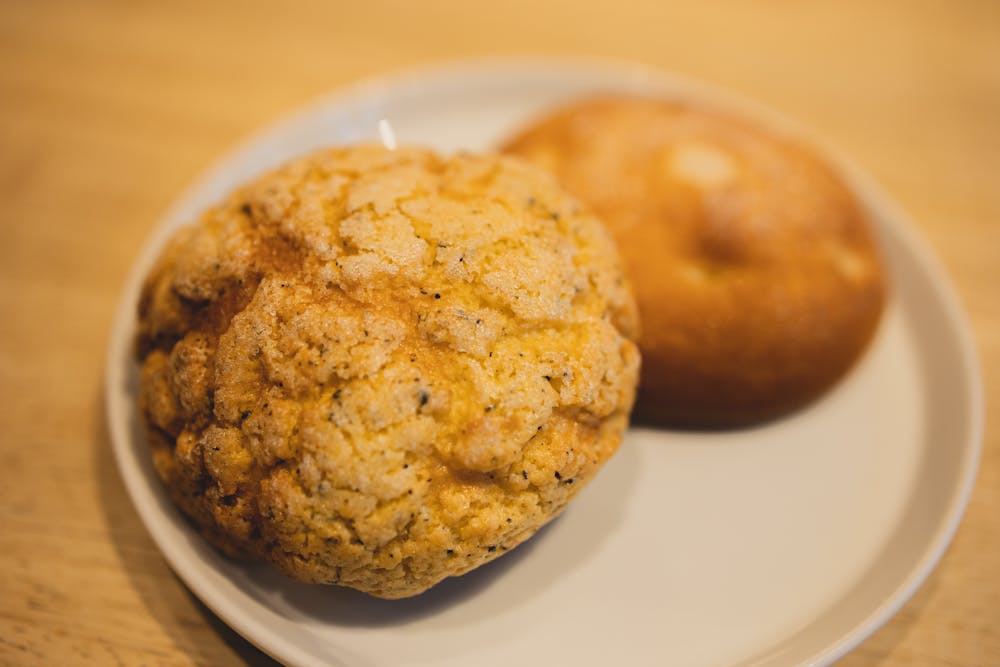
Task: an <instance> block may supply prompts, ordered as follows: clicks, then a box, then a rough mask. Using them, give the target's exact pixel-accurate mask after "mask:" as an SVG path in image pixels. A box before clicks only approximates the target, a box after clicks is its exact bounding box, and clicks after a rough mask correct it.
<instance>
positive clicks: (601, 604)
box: [107, 61, 982, 667]
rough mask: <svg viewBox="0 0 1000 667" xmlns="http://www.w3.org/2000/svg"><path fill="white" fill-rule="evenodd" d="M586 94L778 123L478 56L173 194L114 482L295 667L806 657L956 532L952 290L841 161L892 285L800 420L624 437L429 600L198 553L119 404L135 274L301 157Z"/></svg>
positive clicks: (274, 135)
mask: <svg viewBox="0 0 1000 667" xmlns="http://www.w3.org/2000/svg"><path fill="white" fill-rule="evenodd" d="M595 90H622V91H641V92H647V93H655V94H662V95H667V96H681V97H697V98H699V99H711V100H714V101H715V102H716V103H719V104H723V105H728V106H735V107H738V108H739V109H741V110H743V111H744V112H747V113H752V114H756V115H758V117H760V118H761V119H763V120H765V122H768V123H772V124H775V123H776V124H779V125H783V126H787V125H788V122H787V121H785V120H782V119H780V118H779V117H778V116H777V115H775V114H774V113H773V112H767V111H763V110H761V109H759V108H758V107H756V106H755V105H753V104H751V103H748V102H746V101H739V100H735V99H733V98H732V97H731V96H728V95H724V94H721V93H719V92H718V91H712V90H709V89H707V88H706V87H705V86H703V85H699V84H694V83H691V82H686V81H681V80H679V79H676V78H673V77H668V76H666V75H663V74H659V73H653V72H650V71H649V70H646V69H643V68H641V67H638V66H634V65H611V64H581V63H566V62H551V61H541V62H539V61H505V62H492V63H477V64H469V65H462V66H453V67H446V68H439V69H434V70H431V71H423V72H414V73H411V74H408V75H404V76H400V77H396V78H392V79H386V80H381V81H377V82H373V83H368V84H365V85H362V86H359V87H355V88H353V89H350V90H348V91H346V92H343V93H340V94H338V95H335V96H333V97H330V98H328V99H324V100H322V101H320V102H319V103H317V104H316V105H314V106H312V107H310V108H309V109H307V110H305V111H304V112H302V113H299V114H297V115H295V116H294V117H292V118H290V119H288V120H286V121H285V122H282V123H280V124H278V125H277V126H275V127H273V128H272V129H270V130H267V131H265V132H264V133H262V134H261V135H259V136H257V137H255V138H254V139H252V140H251V141H250V142H249V143H247V144H246V145H244V146H243V147H242V148H240V149H239V150H237V151H236V152H235V153H233V154H232V155H231V156H229V157H228V158H227V159H225V160H223V161H222V162H221V163H220V164H218V165H217V166H216V167H215V168H214V169H211V170H210V171H209V172H208V173H207V174H205V175H204V176H203V177H202V178H201V179H199V180H198V181H197V183H196V184H195V185H194V186H193V187H192V188H190V189H189V190H188V191H187V192H186V193H185V194H184V195H183V196H182V197H181V198H180V200H179V201H178V202H177V204H176V205H175V206H174V208H173V209H172V211H171V212H170V213H169V214H168V215H167V216H166V218H165V219H164V220H163V223H162V224H161V226H160V227H159V228H158V230H157V232H156V233H155V234H154V236H153V238H152V239H151V240H150V242H149V243H148V245H147V246H146V248H145V250H144V251H143V253H142V256H141V258H140V259H139V261H138V262H137V264H136V266H135V267H134V269H133V271H132V274H131V277H130V279H129V281H128V284H127V287H126V289H125V293H124V296H123V298H122V301H121V305H120V307H119V310H118V314H117V320H116V322H115V326H114V331H113V334H112V338H111V343H110V352H109V356H108V368H107V404H108V411H109V421H110V427H111V434H112V441H113V446H114V449H115V453H116V456H117V460H118V464H119V466H120V468H121V473H122V476H123V477H124V479H125V483H126V485H127V487H128V490H129V493H130V494H131V496H132V499H133V502H134V503H135V506H136V508H137V509H138V511H139V514H140V516H141V517H142V519H143V521H144V522H145V524H146V526H147V527H148V529H149V531H150V533H151V534H152V536H153V538H154V539H155V540H156V542H157V544H158V545H159V547H160V549H161V550H162V551H163V553H164V555H165V556H166V558H167V560H168V561H169V562H170V565H171V566H172V567H173V569H174V570H175V571H176V572H177V574H178V575H180V577H181V578H182V579H183V580H184V581H185V583H186V584H187V585H188V586H189V587H190V588H191V590H192V591H194V593H195V594H196V595H198V597H200V598H201V599H202V600H203V601H204V602H205V604H207V605H208V606H209V607H210V608H211V609H212V610H213V611H215V612H216V613H217V614H218V615H219V616H220V617H222V619H223V620H225V621H226V622H227V623H228V624H230V625H231V626H232V627H233V628H235V629H236V630H237V631H238V632H240V633H241V634H243V635H244V636H245V637H247V638H248V639H249V640H250V641H252V642H253V643H254V644H256V645H257V646H259V647H260V648H261V649H263V650H264V651H266V652H268V653H270V654H271V655H273V656H274V657H276V658H278V659H280V660H282V661H285V662H288V663H292V664H298V665H316V664H331V663H332V664H344V665H436V666H443V665H462V666H463V667H467V666H468V665H479V666H482V665H504V666H506V665H512V664H575V665H581V666H582V665H606V664H610V663H612V662H619V663H624V664H629V665H644V664H649V665H686V666H693V665H706V666H708V665H734V664H740V665H751V664H752V665H797V664H807V665H819V664H828V663H830V662H832V661H833V660H835V659H836V658H838V657H839V656H841V655H843V654H844V653H845V652H847V651H848V650H849V649H850V648H852V647H853V646H855V645H857V644H858V643H859V642H860V641H861V640H862V639H864V638H865V637H866V636H867V635H869V634H870V633H871V632H873V631H874V630H875V629H876V628H877V627H878V626H879V625H880V624H882V623H883V622H885V621H886V620H887V619H888V618H889V617H890V616H892V614H893V613H895V611H896V610H897V609H899V607H900V606H901V605H902V604H903V602H905V601H906V599H907V598H908V597H909V596H910V595H912V593H913V592H914V591H915V589H916V588H917V586H918V585H919V584H920V582H921V581H923V579H924V578H925V577H926V576H927V575H928V574H929V572H930V570H931V569H932V567H933V566H934V564H935V563H936V562H937V560H938V558H939V557H940V556H941V554H942V552H943V551H944V549H945V546H946V545H947V543H948V541H949V540H950V539H951V536H952V534H953V533H954V531H955V529H956V527H957V524H958V521H959V518H960V516H961V514H962V511H963V509H964V507H965V504H966V501H967V499H968V496H969V493H970V490H971V486H972V480H973V477H974V473H975V468H976V465H977V462H978V458H979V449H980V443H981V433H982V394H981V387H980V379H979V374H978V367H977V365H976V361H975V357H974V353H973V348H972V345H971V343H970V336H969V334H968V330H967V327H966V324H965V320H964V317H963V315H962V313H961V312H960V309H959V307H958V305H957V302H956V299H955V297H954V296H953V294H952V291H951V289H950V288H949V286H948V283H947V281H946V279H945V277H944V275H943V274H942V272H941V270H940V269H939V268H938V265H937V263H936V262H935V261H934V260H933V258H932V256H931V255H930V253H929V252H928V251H927V249H926V248H925V247H924V245H923V244H922V243H921V242H920V241H919V239H918V238H917V236H916V235H915V234H914V232H913V230H912V228H911V226H910V225H909V224H908V223H907V221H906V220H905V218H904V216H903V215H902V214H901V213H900V212H899V211H898V210H897V209H896V208H895V207H894V206H893V205H892V204H891V203H890V202H889V201H888V200H887V199H886V197H885V196H884V195H882V194H880V193H879V191H878V190H877V189H876V187H875V186H874V185H873V184H872V183H871V182H870V180H869V179H867V178H866V177H865V176H864V175H863V174H861V173H860V172H858V171H857V170H856V169H855V168H852V167H850V166H849V165H846V163H845V167H844V169H845V172H846V174H847V175H848V177H849V179H850V180H851V182H852V183H853V184H854V187H855V188H856V190H857V191H858V192H859V194H860V196H861V197H862V198H863V200H864V202H865V203H866V205H867V206H868V207H869V208H870V209H871V211H872V213H873V214H874V218H875V220H876V223H877V228H878V234H879V237H880V240H881V243H882V245H883V249H884V252H885V255H886V258H887V261H888V264H889V267H890V273H891V280H892V286H893V294H892V298H891V302H890V304H889V307H888V310H887V312H886V313H885V316H884V319H883V321H882V324H881V327H880V330H879V332H878V335H877V337H876V339H875V341H874V343H873V345H872V347H871V348H870V350H869V352H868V353H867V355H866V356H865V357H864V358H863V360H862V362H861V363H860V365H859V366H858V367H857V368H856V369H855V370H854V371H853V372H852V373H851V374H850V375H849V376H848V377H847V378H846V380H844V381H843V382H841V383H840V384H839V385H838V386H837V387H836V388H835V389H834V390H833V391H832V392H830V393H829V394H827V395H826V396H825V397H824V398H823V399H822V400H820V401H819V402H818V403H816V404H814V405H813V406H812V407H810V408H809V409H807V410H804V411H802V412H799V413H797V414H796V415H794V416H792V417H791V418H788V419H785V420H783V421H780V422H778V423H774V424H771V425H768V426H766V427H762V428H757V429H753V430H744V431H738V432H731V433H690V432H688V433H675V432H669V431H655V430H642V429H633V430H631V431H629V433H628V436H627V437H626V440H625V442H624V444H623V445H622V448H621V450H620V451H619V453H618V454H617V455H616V456H615V457H614V459H613V460H612V461H611V462H610V463H609V464H608V466H607V467H606V468H605V469H604V470H603V471H602V472H601V474H600V475H599V476H598V477H597V479H596V480H595V481H594V482H593V483H592V484H591V485H590V486H589V487H588V488H587V489H585V490H584V491H583V492H582V493H581V495H580V497H579V498H578V499H577V500H576V501H575V502H574V503H573V504H571V506H570V507H569V509H567V511H566V512H565V514H564V515H563V516H562V517H561V518H560V519H558V520H557V521H555V522H554V523H553V524H551V525H550V526H549V527H548V528H546V529H544V530H543V531H542V532H541V533H540V534H539V535H537V536H536V537H535V538H534V539H532V540H531V541H530V542H529V543H527V544H526V545H524V546H523V547H521V548H519V549H517V550H516V551H514V552H512V553H511V554H510V555H508V556H506V557H504V558H502V559H500V560H498V561H496V562H494V563H492V564H490V565H487V566H485V567H483V568H481V569H479V570H477V571H475V572H472V573H470V574H468V575H466V576H464V577H461V578H458V579H451V580H448V581H446V582H444V583H442V584H441V585H439V586H438V587H437V588H435V589H433V590H432V591H430V592H429V593H426V594H424V595H422V596H419V597H417V598H413V599H409V600H402V601H382V600H376V599H372V598H368V597H366V596H364V595H361V594H359V593H355V592H353V591H349V590H342V589H339V588H334V587H311V586H306V585H300V584H295V583H292V582H290V581H288V580H286V579H285V578H283V577H282V576H281V575H278V574H276V573H273V572H271V571H270V570H269V569H268V568H267V567H264V566H260V565H255V566H244V565H238V564H234V563H232V562H230V561H228V560H226V559H224V558H222V557H220V556H219V555H218V554H217V553H216V552H215V551H213V550H212V549H211V548H209V547H207V546H206V545H205V544H204V543H203V542H202V541H201V539H200V538H199V537H198V535H197V534H196V533H195V532H194V531H192V529H191V528H190V527H189V525H188V524H187V523H186V522H185V521H184V520H183V519H182V518H181V517H180V516H179V514H178V513H177V511H175V510H174V508H173V507H172V506H171V505H170V503H169V502H168V501H167V500H166V499H165V497H164V494H163V492H162V491H161V488H160V484H159V481H158V480H157V478H156V476H155V473H154V472H153V470H152V467H151V465H150V463H149V460H148V457H147V452H146V443H145V441H144V436H143V435H142V432H141V429H140V428H139V427H138V420H137V415H136V409H135V396H136V388H135V384H136V372H135V371H136V368H135V364H134V362H133V358H132V356H131V354H132V353H131V351H132V346H131V341H132V338H133V335H134V329H135V327H134V306H135V302H136V296H137V293H138V287H139V284H140V280H141V277H142V276H143V274H144V273H145V271H146V269H147V268H148V267H149V266H150V264H151V262H152V260H153V258H154V256H155V255H156V253H157V251H158V249H159V248H160V247H161V246H162V244H163V242H164V240H165V238H166V236H167V235H168V234H169V232H170V231H171V230H173V229H175V228H176V227H177V226H178V225H180V224H182V223H185V222H188V221H191V220H193V219H194V218H195V217H196V215H197V213H198V212H199V211H200V210H202V209H203V208H205V207H206V206H208V205H209V204H211V203H213V202H214V201H216V200H217V199H219V198H220V197H221V196H222V194H223V193H224V192H226V191H227V190H228V189H230V188H231V187H233V186H235V185H237V184H238V183H240V182H242V181H244V180H245V179H247V178H248V177H250V176H252V175H254V174H257V173H258V172H260V171H262V170H263V169H265V168H267V167H270V166H272V165H274V164H276V163H278V162H281V161H283V160H285V159H287V158H289V157H291V156H294V155H297V154H299V153H302V152H304V151H306V150H308V149H310V148H313V147H316V146H320V145H326V144H332V143H341V142H346V141H353V140H358V139H366V138H367V139H372V138H374V137H376V136H377V134H376V127H377V121H378V120H379V119H381V118H388V119H390V121H391V123H392V125H393V127H394V128H395V131H396V134H397V135H398V137H399V138H400V140H401V141H406V142H419V143H425V144H430V145H432V146H435V147H437V148H439V149H442V150H445V151H450V150H453V149H458V148H471V149H484V148H487V147H489V146H492V145H493V144H494V143H495V142H496V141H497V140H498V139H499V138H501V137H503V136H504V135H506V134H507V133H508V132H510V131H511V130H513V129H514V128H516V127H518V126H519V125H520V124H521V123H522V122H524V121H525V120H526V119H528V118H529V117H531V116H532V115H533V114H535V113H536V112H538V111H540V110H542V109H544V108H546V107H548V106H550V105H551V104H553V103H555V102H557V101H559V100H563V99H565V98H569V97H573V96H576V95H580V94H583V93H586V92H591V91H595Z"/></svg>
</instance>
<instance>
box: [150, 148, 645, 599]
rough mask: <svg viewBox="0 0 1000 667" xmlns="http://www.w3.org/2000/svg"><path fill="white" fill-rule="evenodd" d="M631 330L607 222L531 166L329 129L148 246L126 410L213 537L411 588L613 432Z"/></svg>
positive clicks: (495, 533) (560, 484) (539, 510)
mask: <svg viewBox="0 0 1000 667" xmlns="http://www.w3.org/2000/svg"><path fill="white" fill-rule="evenodd" d="M636 327H637V320H636V310H635V303H634V300H633V297H632V295H631V293H630V292H629V290H628V287H627V285H626V283H625V282H624V280H623V276H622V271H621V268H620V263H619V259H618V256H617V252H616V250H615V247H614V242H613V240H612V239H611V237H610V235H609V234H608V233H607V231H606V229H605V228H604V227H603V226H602V225H601V224H600V223H599V222H598V221H597V220H596V219H595V218H594V217H592V216H591V215H590V214H589V213H587V212H586V211H585V210H582V209H581V207H580V205H579V204H578V203H577V202H576V200H574V199H572V198H571V197H569V196H568V195H566V194H565V193H564V192H563V191H562V190H561V189H560V188H559V187H557V185H556V184H555V181H554V180H553V179H551V177H550V176H548V175H546V174H544V173H543V172H541V171H539V170H537V169H536V168H535V167H532V166H530V165H528V164H527V163H523V162H521V161H519V160H516V159H514V158H509V157H499V156H475V155H457V156H454V157H450V158H443V157H439V156H438V155H436V154H434V153H432V152H430V151H427V150H423V149H418V148H406V149H400V150H396V151H390V150H386V149H384V148H381V147H377V146H357V147H348V148H338V149H331V150H325V151H322V152H318V153H315V154H312V155H309V156H306V157H303V158H301V159H298V160H296V161H293V162H291V163H289V164H287V165H286V166H284V167H282V168H280V169H278V170H277V171H274V172H273V173H270V174H267V175H265V176H263V177H261V178H259V179H257V180H256V181H254V182H252V183H250V184H249V185H247V186H245V187H243V188H241V189H239V190H237V191H236V192H234V193H233V194H231V195H230V196H229V197H228V198H227V199H226V200H225V201H223V202H222V203H220V204H219V205H217V206H215V207H214V208H212V209H211V210H209V211H207V212H206V213H205V214H204V215H203V216H202V217H201V219H200V220H199V221H198V222H197V223H196V224H194V225H192V226H189V227H186V228H184V229H182V230H180V231H179V232H178V233H177V235H176V237H174V238H173V240H172V241H171V243H170V244H169V246H168V247H167V248H166V249H165V251H164V252H163V254H162V256H161V258H160V259H159V261H158V263H157V264H156V266H155V267H154V269H153V270H152V271H151V273H150V275H149V276H148V278H147V280H146V282H145V284H144V287H143V290H142V294H141V300H140V304H139V331H140V333H139V339H138V355H139V359H140V361H141V365H142V370H141V391H140V402H141V411H142V414H143V417H144V419H145V423H146V426H147V430H148V432H149V439H150V444H151V450H152V456H153V460H154V463H155V467H156V469H157V471H158V473H159V475H160V477H161V478H162V479H163V482H164V484H165V486H166V489H167V491H168V492H169V494H170V496H171V497H172V498H173V500H174V501H175V502H176V503H177V505H179V506H180V508H181V509H182V510H183V511H184V512H185V513H186V514H187V515H188V516H189V517H190V518H191V519H192V520H193V521H194V522H195V523H196V524H197V525H198V526H199V527H200V528H201V529H202V530H203V532H204V533H205V535H206V536H207V537H208V538H209V539H210V541H211V542H212V543H214V544H215V545H217V546H218V547H220V548H221V549H223V550H224V551H226V552H227V553H229V554H231V555H234V556H244V557H249V558H257V559H263V560H265V561H269V562H270V563H273V564H274V565H275V566H276V567H277V568H279V569H280V570H282V571H284V572H286V573H287V574H289V575H290V576H292V577H294V578H295V579H298V580H302V581H307V582H322V583H332V584H342V585H345V586H351V587H354V588H357V589H360V590H362V591H366V592H368V593H371V594H373V595H376V596H379V597H385V598H398V597H405V596H409V595H414V594H416V593H419V592H421V591H423V590H425V589H427V588H428V587H430V586H432V585H433V584H435V583H436V582H438V581H440V580H441V579H443V578H445V577H447V576H450V575H457V574H462V573H463V572H466V571H468V570H470V569H472V568H474V567H476V566H478V565H480V564H482V563H485V562H487V561H489V560H491V559H493V558H496V557H497V556H500V555H501V554H503V553H504V552H506V551H508V550H509V549H512V548H513V547H515V546H516V545H518V544H519V543H521V542H522V541H524V540H525V539H527V538H528V537H530V536H531V535H532V534H533V533H534V532H535V531H536V530H537V529H538V528H539V527H540V526H541V525H543V524H544V523H545V522H546V521H548V520H549V519H551V518H553V517H554V516H555V515H556V514H558V513H559V511H560V510H561V509H562V508H563V507H564V506H565V505H566V503H567V501H569V500H570V498H572V497H573V496H574V495H575V494H576V493H577V492H578V491H579V490H580V488H581V487H582V486H583V485H584V484H586V482H587V481H588V480H590V479H591V478H592V477H593V476H594V474H595V473H596V472H597V470H598V468H600V466H601V465H602V464H603V463H604V462H605V461H607V459H608V458H609V457H610V456H611V455H612V454H613V453H614V451H615V449H616V448H617V446H618V444H619V442H620V440H621V436H622V432H623V431H624V429H625V428H626V425H627V421H628V416H629V412H630V410H631V407H632V403H633V400H634V395H635V385H636V382H637V379H638V363H639V357H638V351H637V348H636V346H635V344H634V343H633V342H632V339H633V338H635V336H636Z"/></svg>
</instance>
